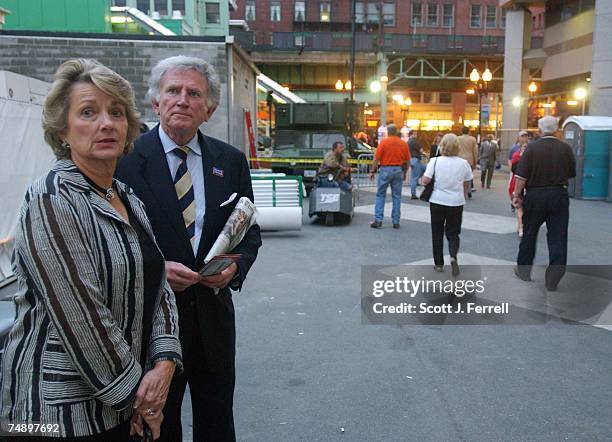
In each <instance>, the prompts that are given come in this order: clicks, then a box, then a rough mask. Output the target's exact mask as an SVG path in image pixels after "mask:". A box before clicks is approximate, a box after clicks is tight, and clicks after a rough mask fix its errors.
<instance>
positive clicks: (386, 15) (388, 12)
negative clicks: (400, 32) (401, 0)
mask: <svg viewBox="0 0 612 442" xmlns="http://www.w3.org/2000/svg"><path fill="white" fill-rule="evenodd" d="M383 23H384V24H385V26H391V27H392V26H395V3H384V4H383Z"/></svg>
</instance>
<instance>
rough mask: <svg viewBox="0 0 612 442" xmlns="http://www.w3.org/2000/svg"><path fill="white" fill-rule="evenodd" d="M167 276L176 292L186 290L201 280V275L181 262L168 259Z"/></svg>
mask: <svg viewBox="0 0 612 442" xmlns="http://www.w3.org/2000/svg"><path fill="white" fill-rule="evenodd" d="M166 278H168V282H169V283H170V287H172V290H174V291H175V292H182V291H185V290H186V289H187V288H188V287H191V286H192V285H194V284H197V283H198V282H199V281H200V275H198V274H197V273H196V272H194V271H193V270H191V269H190V268H189V267H187V266H184V265H183V264H181V263H180V262H174V261H166Z"/></svg>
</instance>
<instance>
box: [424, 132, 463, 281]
mask: <svg viewBox="0 0 612 442" xmlns="http://www.w3.org/2000/svg"><path fill="white" fill-rule="evenodd" d="M439 150H440V155H441V156H439V157H436V158H434V159H432V160H431V161H430V162H429V164H427V169H426V170H425V174H424V175H423V184H425V185H427V184H429V182H430V181H431V180H432V178H433V180H434V189H433V192H432V194H431V198H430V199H429V212H430V214H431V241H432V249H433V258H434V270H435V271H437V272H442V271H444V253H443V252H444V235H445V234H446V240H447V241H448V252H449V254H450V257H451V267H452V272H453V276H457V275H458V274H459V264H458V262H457V253H458V252H459V234H460V233H461V220H462V217H463V206H464V205H465V199H466V196H467V193H468V188H469V183H470V181H471V180H472V178H473V174H472V167H471V166H470V164H469V163H468V162H467V161H466V160H464V159H463V158H461V157H460V156H458V153H459V142H458V139H457V136H456V135H455V134H446V135H444V137H443V138H442V141H441V142H440V146H439Z"/></svg>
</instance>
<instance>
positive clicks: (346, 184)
mask: <svg viewBox="0 0 612 442" xmlns="http://www.w3.org/2000/svg"><path fill="white" fill-rule="evenodd" d="M317 185H318V186H319V187H339V188H341V189H342V190H346V191H347V192H348V191H350V190H351V182H350V181H349V180H346V181H345V180H333V181H329V180H328V179H327V177H319V182H318V183H317Z"/></svg>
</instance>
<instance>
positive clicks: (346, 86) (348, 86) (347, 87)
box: [344, 80, 353, 91]
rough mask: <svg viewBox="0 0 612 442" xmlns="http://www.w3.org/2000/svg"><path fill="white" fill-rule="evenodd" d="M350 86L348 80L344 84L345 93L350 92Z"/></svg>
mask: <svg viewBox="0 0 612 442" xmlns="http://www.w3.org/2000/svg"><path fill="white" fill-rule="evenodd" d="M352 86H353V85H352V83H351V80H348V81H347V82H346V83H344V89H346V90H347V91H350V90H351V87H352Z"/></svg>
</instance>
